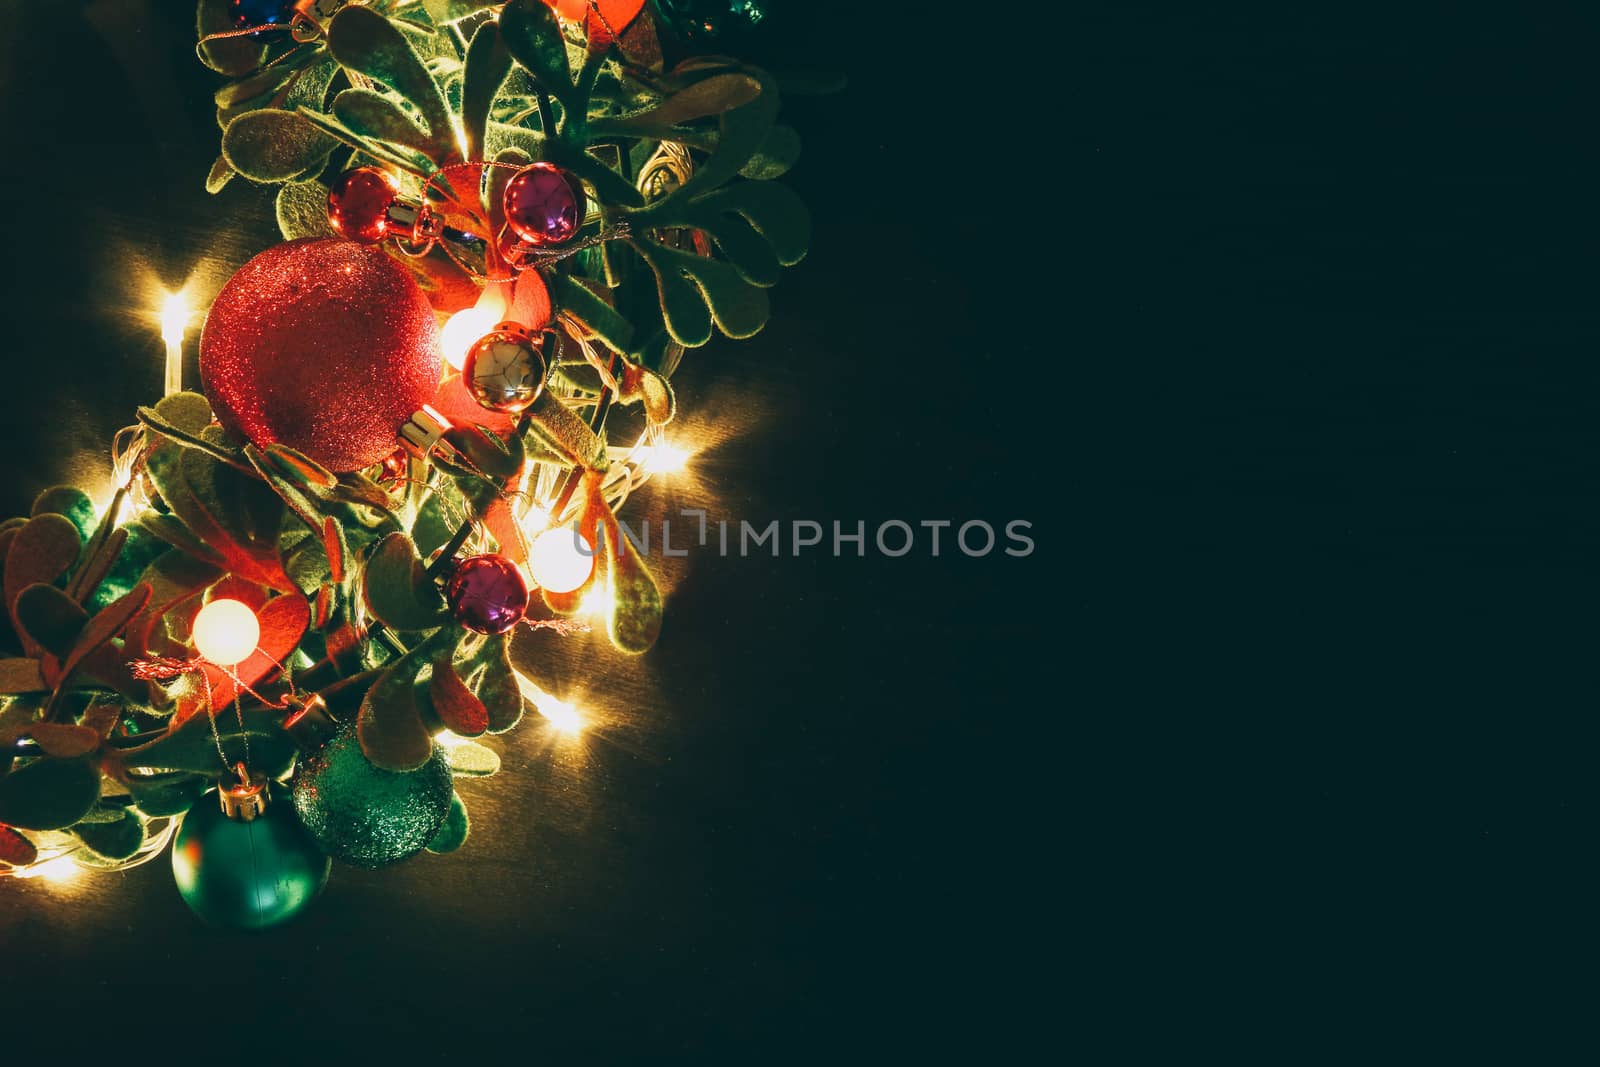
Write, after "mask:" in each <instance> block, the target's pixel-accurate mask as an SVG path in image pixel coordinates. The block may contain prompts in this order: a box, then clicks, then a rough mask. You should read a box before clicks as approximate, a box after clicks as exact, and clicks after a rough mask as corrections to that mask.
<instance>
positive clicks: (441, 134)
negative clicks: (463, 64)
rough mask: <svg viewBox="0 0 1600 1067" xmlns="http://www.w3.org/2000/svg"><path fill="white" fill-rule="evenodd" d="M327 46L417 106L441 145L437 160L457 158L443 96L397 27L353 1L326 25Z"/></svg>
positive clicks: (443, 162)
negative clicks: (440, 152)
mask: <svg viewBox="0 0 1600 1067" xmlns="http://www.w3.org/2000/svg"><path fill="white" fill-rule="evenodd" d="M328 47H329V49H330V50H331V51H332V53H333V58H334V59H337V60H338V61H339V63H340V64H341V65H343V66H344V67H346V68H347V69H349V70H352V71H355V72H357V73H358V74H363V75H365V76H366V77H368V78H371V79H372V80H373V81H376V82H379V83H381V84H383V85H386V86H388V87H389V88H391V89H393V90H394V91H395V92H397V93H399V94H400V95H401V96H403V97H404V98H405V99H406V100H407V101H409V102H410V103H411V104H412V106H414V107H415V108H416V109H417V111H418V112H419V113H420V114H421V116H422V121H423V122H424V123H425V124H426V126H427V129H428V133H429V134H431V135H432V140H433V143H434V144H436V145H439V146H442V149H443V151H442V154H440V155H438V156H436V157H433V158H434V162H435V163H437V164H439V165H440V166H444V165H446V164H448V163H453V162H458V161H459V152H458V150H457V149H456V147H455V131H454V129H453V128H452V126H451V124H450V111H449V108H448V107H446V105H445V100H444V96H443V94H441V93H440V92H439V86H438V83H436V82H435V81H434V79H433V76H432V75H431V74H429V73H428V68H427V67H426V66H424V65H423V62H422V60H421V58H419V57H418V55H417V53H416V51H415V50H414V49H413V48H412V47H411V44H410V42H409V41H407V40H406V36H405V34H403V33H402V32H400V29H399V27H397V26H396V25H395V24H394V23H393V22H390V21H389V20H388V19H387V18H385V17H384V16H383V15H380V14H379V13H378V12H376V11H374V10H372V9H371V8H368V7H360V6H357V5H355V4H351V5H349V6H347V7H345V8H343V9H342V10H341V11H340V12H339V13H338V14H337V15H335V16H334V17H333V21H332V22H331V23H330V24H329V26H328ZM340 95H341V96H342V95H343V94H340Z"/></svg>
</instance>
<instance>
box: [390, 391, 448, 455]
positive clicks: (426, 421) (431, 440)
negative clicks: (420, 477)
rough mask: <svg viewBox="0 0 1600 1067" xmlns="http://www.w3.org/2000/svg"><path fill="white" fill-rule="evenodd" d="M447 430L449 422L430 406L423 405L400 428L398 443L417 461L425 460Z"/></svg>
mask: <svg viewBox="0 0 1600 1067" xmlns="http://www.w3.org/2000/svg"><path fill="white" fill-rule="evenodd" d="M448 429H450V420H449V419H447V418H445V417H444V416H443V415H441V414H440V413H439V412H438V411H437V410H436V409H435V408H434V407H433V406H432V405H429V404H424V405H422V407H421V409H419V410H418V411H416V412H414V413H413V414H412V416H411V418H409V419H407V420H406V424H405V425H404V426H402V427H400V443H401V444H402V445H404V446H405V449H406V451H408V452H410V453H411V454H412V455H413V456H416V457H417V458H418V459H427V458H428V453H429V452H431V451H432V450H433V446H434V445H436V444H438V443H439V439H440V438H441V437H443V436H444V433H445V431H446V430H448Z"/></svg>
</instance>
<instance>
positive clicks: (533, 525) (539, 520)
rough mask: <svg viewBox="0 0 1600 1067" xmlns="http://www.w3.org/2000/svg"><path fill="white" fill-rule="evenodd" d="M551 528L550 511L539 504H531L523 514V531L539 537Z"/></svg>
mask: <svg viewBox="0 0 1600 1067" xmlns="http://www.w3.org/2000/svg"><path fill="white" fill-rule="evenodd" d="M549 528H550V512H549V511H548V510H546V509H545V508H543V507H541V506H540V505H538V504H533V505H530V506H529V508H528V510H527V512H526V513H524V514H523V516H522V532H523V533H525V534H527V535H528V536H529V537H537V536H539V535H540V534H541V533H543V532H544V531H545V530H548V529H549Z"/></svg>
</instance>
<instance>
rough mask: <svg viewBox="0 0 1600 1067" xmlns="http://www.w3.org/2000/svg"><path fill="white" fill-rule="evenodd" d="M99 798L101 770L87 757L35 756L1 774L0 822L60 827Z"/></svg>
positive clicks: (39, 827)
mask: <svg viewBox="0 0 1600 1067" xmlns="http://www.w3.org/2000/svg"><path fill="white" fill-rule="evenodd" d="M99 799H100V772H99V771H98V770H96V769H95V767H94V765H93V764H91V763H90V762H88V761H87V760H81V759H74V760H62V759H37V760H34V761H33V762H31V763H29V764H28V765H27V766H25V767H20V768H18V769H16V770H13V771H12V772H11V773H10V774H8V775H6V776H5V777H4V778H0V823H5V824H7V825H8V826H15V827H19V828H20V829H23V830H60V829H63V828H65V827H68V826H71V825H72V824H73V823H75V822H77V821H78V820H79V819H81V818H83V817H84V816H85V815H87V814H89V810H90V809H91V808H93V807H94V805H95V801H97V800H99Z"/></svg>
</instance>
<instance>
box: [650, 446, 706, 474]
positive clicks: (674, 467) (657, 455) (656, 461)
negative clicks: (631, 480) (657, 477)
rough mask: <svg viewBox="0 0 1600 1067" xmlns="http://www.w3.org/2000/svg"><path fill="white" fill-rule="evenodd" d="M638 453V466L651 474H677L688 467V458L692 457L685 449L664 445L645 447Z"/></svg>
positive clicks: (691, 453)
mask: <svg viewBox="0 0 1600 1067" xmlns="http://www.w3.org/2000/svg"><path fill="white" fill-rule="evenodd" d="M639 453H640V456H639V465H640V466H641V467H643V468H644V469H645V470H646V471H649V472H650V473H651V474H677V473H678V472H679V471H682V470H683V469H684V468H685V467H687V466H688V465H689V457H690V456H692V455H694V453H693V452H690V451H689V450H688V449H687V448H679V447H678V446H677V445H669V444H665V443H663V444H659V445H646V446H645V447H643V448H641V449H639Z"/></svg>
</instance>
